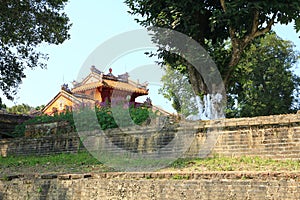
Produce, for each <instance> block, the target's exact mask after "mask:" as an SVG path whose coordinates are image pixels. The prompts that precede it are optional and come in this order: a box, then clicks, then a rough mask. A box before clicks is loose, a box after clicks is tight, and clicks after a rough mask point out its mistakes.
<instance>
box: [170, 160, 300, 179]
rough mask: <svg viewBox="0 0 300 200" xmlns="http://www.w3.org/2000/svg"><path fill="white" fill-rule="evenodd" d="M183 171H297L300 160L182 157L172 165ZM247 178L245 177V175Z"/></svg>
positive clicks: (299, 166) (299, 167) (172, 167)
mask: <svg viewBox="0 0 300 200" xmlns="http://www.w3.org/2000/svg"><path fill="white" fill-rule="evenodd" d="M169 167H170V168H171V169H169V170H172V169H180V170H181V171H184V170H187V171H190V172H192V171H297V170H299V169H300V162H299V161H296V160H273V159H269V158H261V157H258V156H239V157H225V156H214V157H212V158H203V159H201V158H180V159H178V160H176V161H175V162H173V163H172V164H171V165H170V166H169ZM243 178H245V177H243Z"/></svg>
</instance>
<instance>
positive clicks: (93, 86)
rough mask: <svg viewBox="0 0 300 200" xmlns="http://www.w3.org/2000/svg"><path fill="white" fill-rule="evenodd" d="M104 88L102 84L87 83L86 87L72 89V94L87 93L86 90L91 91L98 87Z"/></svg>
mask: <svg viewBox="0 0 300 200" xmlns="http://www.w3.org/2000/svg"><path fill="white" fill-rule="evenodd" d="M100 86H103V84H102V83H101V82H95V83H87V84H84V85H80V86H78V87H75V88H73V89H72V92H73V93H75V92H82V91H86V90H90V89H94V88H97V87H100Z"/></svg>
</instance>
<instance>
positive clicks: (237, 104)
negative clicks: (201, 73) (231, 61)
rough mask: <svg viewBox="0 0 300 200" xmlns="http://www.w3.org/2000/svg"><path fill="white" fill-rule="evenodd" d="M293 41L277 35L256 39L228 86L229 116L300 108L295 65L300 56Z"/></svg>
mask: <svg viewBox="0 0 300 200" xmlns="http://www.w3.org/2000/svg"><path fill="white" fill-rule="evenodd" d="M293 48H294V45H293V44H292V42H290V41H285V40H282V39H281V38H279V37H278V36H277V35H276V34H274V33H271V34H267V35H266V37H264V38H260V39H255V42H254V43H253V44H251V45H250V46H249V47H248V48H247V49H246V50H245V51H244V53H243V55H242V57H241V60H240V62H239V64H238V65H237V67H236V68H235V71H234V72H233V75H232V79H233V80H234V82H235V86H234V87H233V86H232V87H230V88H228V93H229V94H228V95H229V98H228V100H229V101H228V102H229V103H228V106H229V112H228V113H227V116H229V117H252V116H259V115H272V114H286V113H291V112H294V111H295V110H297V109H299V104H298V103H297V98H296V97H295V95H297V94H299V85H300V77H299V76H297V75H295V74H293V72H292V67H293V66H294V65H295V63H296V62H297V60H298V59H299V58H300V54H299V52H295V51H294V49H293Z"/></svg>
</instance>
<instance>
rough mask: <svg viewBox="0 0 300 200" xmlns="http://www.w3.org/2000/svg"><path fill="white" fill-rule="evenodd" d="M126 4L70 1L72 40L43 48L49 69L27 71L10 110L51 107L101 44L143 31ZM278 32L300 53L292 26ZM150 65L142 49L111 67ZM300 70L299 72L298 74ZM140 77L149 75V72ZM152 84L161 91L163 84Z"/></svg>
mask: <svg viewBox="0 0 300 200" xmlns="http://www.w3.org/2000/svg"><path fill="white" fill-rule="evenodd" d="M123 1H124V0H113V1H99V0H86V1H75V0H70V2H69V3H68V4H67V5H66V7H65V13H66V14H67V15H68V17H69V18H70V21H71V23H72V24H73V25H72V27H71V30H70V35H71V39H70V40H67V41H65V42H64V43H63V44H60V45H58V46H56V45H42V46H41V47H40V48H39V49H40V51H42V52H44V53H47V54H48V55H49V60H48V61H47V69H40V68H36V69H34V70H31V69H28V70H26V71H25V73H26V76H27V77H26V78H25V79H24V80H23V83H22V84H21V85H20V87H19V90H18V93H17V95H16V96H15V99H14V101H13V102H12V101H8V100H7V99H5V97H3V96H1V97H2V100H3V102H4V103H5V104H6V105H7V106H9V107H10V106H13V105H17V104H22V103H25V104H28V105H30V106H33V107H35V106H39V105H43V104H44V105H45V104H47V103H48V102H49V101H50V100H51V99H52V98H53V97H54V96H55V95H56V94H57V93H58V92H59V91H60V87H61V85H62V84H63V83H67V84H69V86H72V84H71V82H72V81H73V80H76V79H77V77H78V74H79V71H80V69H81V68H82V67H87V68H89V67H90V66H83V64H84V63H85V62H86V60H87V58H88V57H89V55H90V54H91V53H92V52H93V51H94V50H95V49H96V48H97V47H98V46H99V45H101V44H103V43H104V42H105V41H107V40H109V39H111V38H112V37H114V36H117V35H119V34H122V33H124V32H127V31H132V30H136V29H140V28H142V27H141V26H140V25H138V24H137V23H136V22H135V21H134V16H131V15H130V14H128V13H127V10H128V8H127V6H126V5H125V4H124V3H123ZM274 30H275V31H276V33H277V34H278V35H279V36H280V37H282V38H283V39H286V40H291V41H293V42H294V44H295V45H296V50H298V51H300V39H299V35H300V34H299V33H298V34H296V32H295V31H294V29H293V27H292V26H276V27H275V29H274ZM100 56H101V55H100ZM149 65H154V60H153V59H152V60H151V59H149V58H147V57H146V56H145V55H143V49H141V50H140V51H135V52H132V53H131V54H128V55H126V56H124V57H123V58H120V59H119V60H116V61H115V62H113V63H112V65H111V66H110V67H112V69H113V73H114V74H115V75H118V74H121V73H124V72H125V71H128V72H130V71H132V70H134V69H135V68H136V67H137V66H149ZM95 66H96V67H103V66H97V63H95ZM299 71H300V70H297V71H296V73H297V74H298V75H300V74H299ZM138 74H146V75H147V72H146V73H141V72H139V73H138ZM157 74H158V75H157V77H159V76H161V74H160V72H159V70H158V71H157ZM146 77H147V76H146ZM134 78H136V76H134ZM149 85H150V86H151V87H153V88H156V89H157V88H159V84H155V83H151V84H149ZM156 86H157V87H156ZM156 89H153V92H152V91H151V90H150V95H151V97H155V96H158V94H157V91H156ZM151 92H152V93H151ZM152 100H153V103H154V104H156V105H160V106H161V107H164V108H165V109H166V110H169V111H172V109H171V106H170V102H168V101H167V100H165V99H163V98H158V99H157V100H154V99H152Z"/></svg>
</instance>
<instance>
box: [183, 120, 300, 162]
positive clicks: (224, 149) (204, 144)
mask: <svg viewBox="0 0 300 200" xmlns="http://www.w3.org/2000/svg"><path fill="white" fill-rule="evenodd" d="M195 128H196V129H198V134H197V139H196V140H195V141H194V143H193V145H192V147H191V148H190V151H189V155H193V156H199V155H200V156H201V152H202V153H204V155H205V153H207V152H209V150H211V151H210V152H209V154H210V155H213V154H221V155H225V156H241V155H249V156H261V157H267V158H272V159H300V142H299V141H300V115H297V114H295V115H274V116H264V117H254V118H241V119H225V120H216V121H207V122H202V123H200V124H198V125H197V126H195ZM199 152H200V153H199Z"/></svg>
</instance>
